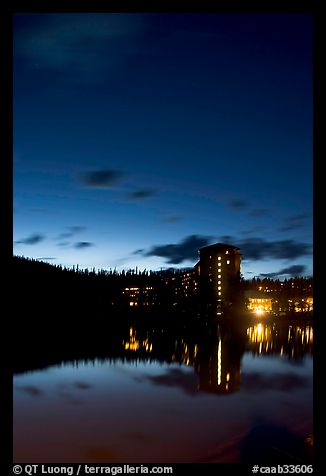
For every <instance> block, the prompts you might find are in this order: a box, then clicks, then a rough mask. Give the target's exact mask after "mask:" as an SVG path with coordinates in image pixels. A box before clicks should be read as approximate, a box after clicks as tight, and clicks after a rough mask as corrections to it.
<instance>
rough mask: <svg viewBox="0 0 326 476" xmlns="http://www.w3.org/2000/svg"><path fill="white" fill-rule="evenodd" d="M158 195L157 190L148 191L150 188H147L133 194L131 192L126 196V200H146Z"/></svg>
mask: <svg viewBox="0 0 326 476" xmlns="http://www.w3.org/2000/svg"><path fill="white" fill-rule="evenodd" d="M157 193H158V191H157V190H154V189H150V188H147V189H145V188H144V189H142V190H136V191H135V192H131V193H129V194H128V195H127V198H128V199H129V200H139V199H142V198H148V197H152V196H153V195H156V194H157Z"/></svg>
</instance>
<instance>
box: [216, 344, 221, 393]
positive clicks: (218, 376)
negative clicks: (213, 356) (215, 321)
mask: <svg viewBox="0 0 326 476" xmlns="http://www.w3.org/2000/svg"><path fill="white" fill-rule="evenodd" d="M221 381H222V344H221V339H219V341H218V348H217V385H221Z"/></svg>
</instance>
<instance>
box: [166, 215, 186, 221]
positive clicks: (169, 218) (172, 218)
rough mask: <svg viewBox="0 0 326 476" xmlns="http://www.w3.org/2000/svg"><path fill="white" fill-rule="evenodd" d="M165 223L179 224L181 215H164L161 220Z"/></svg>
mask: <svg viewBox="0 0 326 476" xmlns="http://www.w3.org/2000/svg"><path fill="white" fill-rule="evenodd" d="M162 220H163V221H164V222H165V223H179V222H180V221H182V220H183V217H182V216H181V215H166V216H164V217H163V218H162Z"/></svg>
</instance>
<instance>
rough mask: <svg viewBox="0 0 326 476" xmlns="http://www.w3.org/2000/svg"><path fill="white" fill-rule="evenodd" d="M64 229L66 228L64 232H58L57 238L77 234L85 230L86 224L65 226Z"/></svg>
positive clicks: (60, 238)
mask: <svg viewBox="0 0 326 476" xmlns="http://www.w3.org/2000/svg"><path fill="white" fill-rule="evenodd" d="M66 229H67V230H68V231H67V232H65V233H60V235H59V236H58V238H57V239H58V240H62V239H66V238H70V237H72V236H74V235H77V234H78V233H81V232H82V231H85V230H87V227H86V226H66Z"/></svg>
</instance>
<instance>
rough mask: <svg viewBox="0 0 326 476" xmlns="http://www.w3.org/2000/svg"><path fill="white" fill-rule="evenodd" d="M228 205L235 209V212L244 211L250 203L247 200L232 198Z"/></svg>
mask: <svg viewBox="0 0 326 476" xmlns="http://www.w3.org/2000/svg"><path fill="white" fill-rule="evenodd" d="M227 205H228V206H229V207H230V208H233V209H234V210H244V209H246V208H248V206H249V203H248V201H247V200H243V199H240V198H231V199H230V200H228V202H227Z"/></svg>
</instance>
